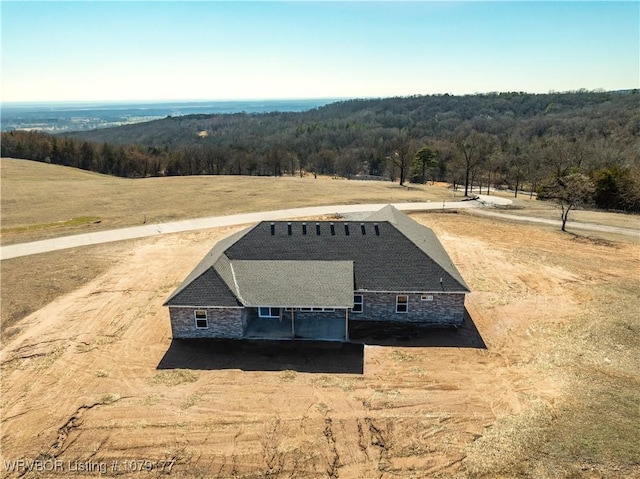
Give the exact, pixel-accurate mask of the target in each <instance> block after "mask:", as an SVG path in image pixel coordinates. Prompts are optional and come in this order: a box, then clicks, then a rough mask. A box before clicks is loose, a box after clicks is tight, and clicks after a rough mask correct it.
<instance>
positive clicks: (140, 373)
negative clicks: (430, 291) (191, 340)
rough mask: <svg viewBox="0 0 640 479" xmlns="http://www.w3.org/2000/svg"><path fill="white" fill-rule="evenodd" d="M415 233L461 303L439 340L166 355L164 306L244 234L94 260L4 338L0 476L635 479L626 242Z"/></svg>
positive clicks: (464, 230)
mask: <svg viewBox="0 0 640 479" xmlns="http://www.w3.org/2000/svg"><path fill="white" fill-rule="evenodd" d="M414 217H415V218H416V219H418V220H419V221H421V222H423V223H425V224H427V225H428V226H430V227H432V228H433V229H434V230H435V231H436V233H437V234H438V235H439V236H440V238H441V240H442V242H443V244H444V245H445V248H446V249H447V250H448V251H449V253H450V255H451V256H452V258H453V260H454V262H455V263H456V264H457V265H458V267H459V269H460V270H461V272H462V275H463V276H464V278H465V279H466V281H467V283H468V284H469V285H470V287H471V289H472V290H473V292H472V293H471V294H470V295H468V297H467V308H468V311H469V314H470V316H471V321H469V322H468V323H467V325H466V327H465V328H464V329H463V330H461V331H458V332H457V333H455V332H453V333H445V334H444V336H443V333H434V335H436V336H438V337H439V338H444V339H443V341H436V342H430V341H429V338H428V336H427V337H426V340H425V341H424V342H423V343H420V341H417V342H416V341H415V340H407V341H406V342H405V343H403V342H402V341H399V342H398V341H396V342H391V344H392V345H388V346H382V345H373V346H366V347H364V349H362V348H357V347H337V346H335V345H333V346H332V345H326V346H324V347H315V348H311V345H309V346H307V344H306V343H302V344H300V345H295V347H294V346H292V345H289V346H288V347H285V348H282V349H280V348H274V347H271V348H269V347H265V346H264V345H257V346H256V347H255V349H253V348H252V347H251V346H250V345H245V346H238V347H234V346H233V345H229V344H228V343H220V344H216V343H211V345H210V348H209V349H207V347H191V346H189V345H188V344H187V345H185V344H180V343H173V344H172V340H171V332H170V325H169V318H168V313H167V311H166V309H165V308H163V307H162V303H163V301H164V300H165V299H166V297H167V296H168V295H169V293H170V292H171V291H172V290H173V288H175V287H176V286H177V285H178V284H179V283H180V282H181V281H182V279H183V278H184V277H185V276H186V275H187V273H188V272H189V271H190V270H191V269H192V268H193V266H194V265H195V264H196V263H197V262H198V261H199V260H200V259H201V257H202V256H203V255H204V254H205V253H206V252H207V251H208V250H209V249H210V248H211V246H212V245H213V244H214V243H215V241H216V240H218V239H220V238H222V237H224V236H226V235H228V234H231V233H232V232H233V231H236V230H237V229H238V228H226V229H221V230H210V231H203V232H196V233H183V234H175V235H167V236H162V237H154V238H149V239H144V240H137V241H130V242H126V243H116V244H112V245H108V246H107V245H103V246H101V248H102V249H101V254H102V255H105V256H106V257H108V258H109V260H110V264H109V265H108V266H106V267H104V266H101V267H104V271H103V272H102V273H101V274H100V275H99V276H97V277H96V278H95V279H93V280H91V281H90V282H88V283H86V284H84V285H83V286H81V287H80V288H78V289H76V290H73V291H71V292H69V293H65V294H63V295H61V296H59V297H57V298H56V299H54V300H53V301H52V302H50V303H48V304H46V305H45V306H44V307H42V308H40V309H38V310H37V311H35V312H33V313H32V314H30V315H29V316H28V317H27V318H25V319H24V320H22V321H20V322H19V323H17V325H15V326H13V327H11V328H9V331H7V337H8V339H7V340H6V341H5V343H4V345H3V351H2V360H1V361H2V362H1V364H2V403H1V407H2V460H3V461H4V463H3V464H2V466H1V467H2V471H3V472H2V475H7V476H9V477H18V476H19V477H24V478H31V477H34V478H35V477H98V476H100V475H101V473H102V472H104V475H106V476H117V477H178V478H180V477H189V478H196V477H202V478H211V477H221V478H231V477H236V478H261V477H273V478H285V477H286V478H296V477H297V478H363V479H364V478H367V479H368V478H384V479H388V478H398V477H400V478H444V477H460V478H476V477H492V478H499V477H502V478H507V477H509V478H510V477H531V478H534V477H535V478H556V477H572V478H590V479H591V478H605V477H613V478H623V477H624V478H627V477H640V465H639V461H638V457H639V456H638V450H637V424H638V423H639V421H640V413H639V411H638V407H637V404H638V403H639V402H640V354H639V353H640V324H639V320H638V315H637V311H638V308H637V307H638V306H640V305H638V297H639V295H640V278H639V277H638V273H639V272H640V255H639V249H638V246H637V245H633V244H627V243H622V242H607V241H593V240H589V239H585V238H580V237H572V236H570V235H566V234H561V233H560V232H557V231H540V230H537V229H535V227H534V226H529V225H519V224H509V223H505V222H500V221H493V220H490V219H485V218H477V217H472V216H468V215H463V214H421V215H415V216H414ZM91 251H92V250H91V248H83V249H82V250H77V251H76V252H70V253H69V254H76V255H78V254H89V255H90V254H92V253H91ZM569 253H571V254H569ZM41 258H42V261H46V260H47V255H42V257H41ZM18 260H19V259H16V260H8V261H4V262H3V266H4V263H6V264H8V265H10V264H11V262H12V261H18ZM3 281H7V278H6V277H3ZM478 333H479V335H480V336H481V341H480V343H478V341H471V342H469V341H468V339H469V337H470V336H469V335H473V334H476V335H477V334H478ZM423 339H425V338H423ZM382 343H384V341H382V342H380V344H382ZM482 343H484V345H486V348H485V347H482ZM22 458H24V459H28V460H35V459H38V460H39V461H40V462H39V463H36V464H44V465H49V466H51V467H53V466H55V467H57V470H55V471H50V472H46V471H45V472H27V473H24V471H25V469H24V467H23V468H22V469H19V470H18V472H14V473H11V472H8V465H7V464H9V463H10V461H15V460H18V459H22ZM56 461H58V462H56ZM101 468H104V470H102V469H101ZM141 468H142V469H143V471H142V472H140V470H139V469H141ZM147 468H148V469H149V470H147ZM169 469H170V470H169ZM23 473H24V474H23Z"/></svg>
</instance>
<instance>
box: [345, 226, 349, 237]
mask: <svg viewBox="0 0 640 479" xmlns="http://www.w3.org/2000/svg"><path fill="white" fill-rule="evenodd" d="M344 234H345V235H347V236H349V223H345V224H344Z"/></svg>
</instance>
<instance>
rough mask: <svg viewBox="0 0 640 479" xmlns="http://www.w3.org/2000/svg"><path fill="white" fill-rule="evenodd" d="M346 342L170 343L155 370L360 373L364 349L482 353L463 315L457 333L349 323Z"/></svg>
mask: <svg viewBox="0 0 640 479" xmlns="http://www.w3.org/2000/svg"><path fill="white" fill-rule="evenodd" d="M349 336H350V338H351V342H348V343H347V342H327V341H287V340H250V339H244V340H242V341H239V340H234V339H195V340H194V339H189V340H181V339H174V340H173V341H172V342H171V346H170V347H169V349H168V350H167V352H166V353H165V355H164V357H163V358H162V360H161V361H160V363H159V364H158V366H157V369H196V370H223V369H239V370H241V371H286V370H292V371H297V372H307V373H325V374H363V373H364V361H365V357H364V352H365V345H369V346H390V347H392V346H397V347H425V348H436V347H440V348H441V347H452V348H474V349H486V348H487V346H486V344H485V342H484V340H483V339H482V336H481V335H480V332H479V331H478V329H477V328H476V325H475V323H474V322H473V319H472V318H471V317H470V315H469V313H468V312H467V311H465V320H464V323H463V324H462V326H460V327H458V328H440V329H434V328H429V327H416V326H415V325H407V324H398V323H379V322H371V323H370V324H369V323H361V322H358V323H356V322H353V323H351V324H350V330H349Z"/></svg>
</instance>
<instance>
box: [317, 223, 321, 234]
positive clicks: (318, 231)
mask: <svg viewBox="0 0 640 479" xmlns="http://www.w3.org/2000/svg"><path fill="white" fill-rule="evenodd" d="M316 234H317V235H318V236H320V223H316Z"/></svg>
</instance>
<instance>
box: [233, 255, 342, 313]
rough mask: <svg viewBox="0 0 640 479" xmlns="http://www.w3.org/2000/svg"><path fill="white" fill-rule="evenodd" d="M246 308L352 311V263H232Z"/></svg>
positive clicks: (237, 287) (236, 284)
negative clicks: (350, 309)
mask: <svg viewBox="0 0 640 479" xmlns="http://www.w3.org/2000/svg"><path fill="white" fill-rule="evenodd" d="M232 269H233V275H234V281H235V286H236V289H237V292H238V298H239V299H240V301H241V302H242V304H243V305H244V306H245V307H250V308H251V307H274V308H336V309H348V308H352V307H353V288H354V276H353V262H352V261H253V260H245V261H243V260H236V261H232Z"/></svg>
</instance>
